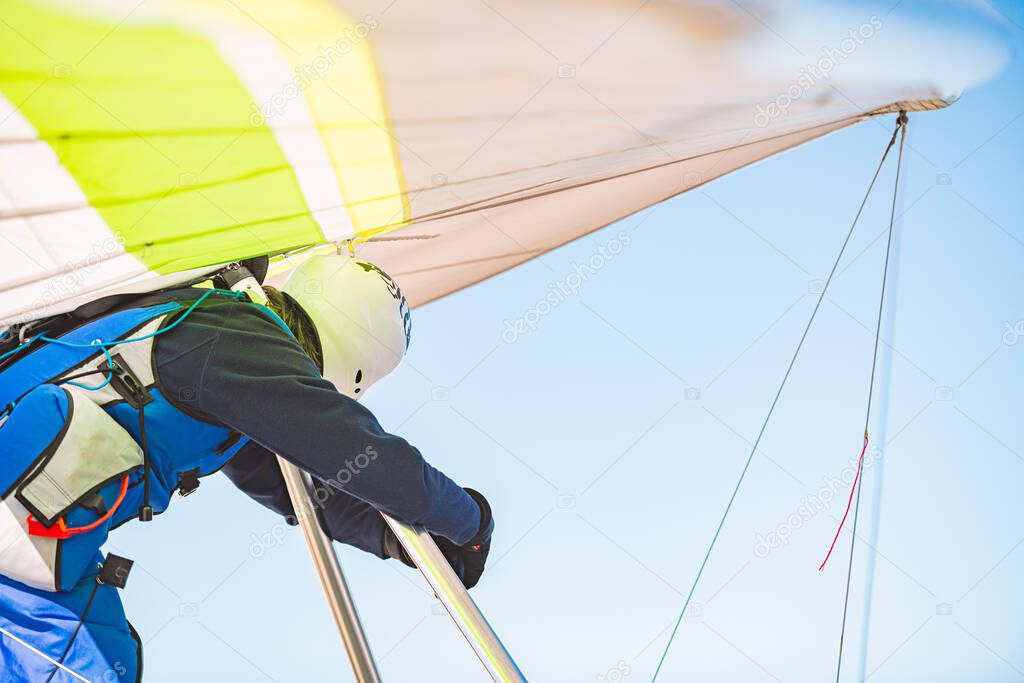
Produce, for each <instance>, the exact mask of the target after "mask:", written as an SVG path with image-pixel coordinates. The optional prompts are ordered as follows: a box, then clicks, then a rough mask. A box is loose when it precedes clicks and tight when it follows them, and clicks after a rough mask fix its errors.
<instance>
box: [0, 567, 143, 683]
mask: <svg viewBox="0 0 1024 683" xmlns="http://www.w3.org/2000/svg"><path fill="white" fill-rule="evenodd" d="M102 560H103V556H102V555H101V554H99V553H97V554H96V562H95V563H94V564H93V566H94V567H96V566H97V565H98V564H99V563H100V562H102ZM97 571H98V570H97V569H92V570H91V571H89V572H87V574H86V575H85V576H84V577H82V579H81V581H79V582H78V584H76V585H75V587H74V588H73V589H72V590H70V591H68V592H65V593H50V592H47V591H42V590H37V589H34V588H28V587H27V586H23V585H22V584H20V583H18V582H16V581H13V580H10V579H7V578H4V577H2V576H0V671H2V672H3V680H4V681H5V683H6V682H7V681H10V682H11V683H16V682H17V683H21V682H22V681H24V682H26V683H47V682H48V683H76V682H77V683H80V682H81V681H89V682H102V683H139V681H141V677H142V645H141V642H140V641H139V640H138V636H137V635H136V634H135V631H134V630H133V629H132V627H131V625H129V623H128V619H127V618H126V617H125V614H124V608H123V607H122V605H121V596H120V595H118V589H117V588H115V587H114V586H110V585H107V584H100V583H98V582H97V581H96V574H97Z"/></svg>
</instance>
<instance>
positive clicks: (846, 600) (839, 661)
mask: <svg viewBox="0 0 1024 683" xmlns="http://www.w3.org/2000/svg"><path fill="white" fill-rule="evenodd" d="M896 130H897V131H898V132H899V133H900V148H899V152H898V154H897V157H896V182H895V185H894V187H893V190H892V210H891V212H890V213H889V238H888V241H887V242H886V245H885V266H884V267H883V269H882V288H881V289H882V291H881V293H880V294H879V296H878V322H877V323H876V324H875V348H874V352H873V355H872V358H871V380H870V383H869V384H868V402H867V407H866V409H865V411H864V441H865V444H866V443H867V434H868V423H869V422H870V420H871V403H872V399H873V397H874V393H875V372H876V370H877V368H878V342H879V340H880V339H881V333H882V313H883V311H884V310H885V289H886V284H887V282H888V279H889V256H890V254H891V252H892V234H893V226H894V225H895V223H896V199H897V197H898V196H899V189H900V170H901V168H902V166H903V143H904V141H905V140H906V139H907V114H906V112H900V116H899V119H897V122H896ZM893 135H894V136H895V133H893ZM894 139H895V137H894ZM863 462H864V455H863V453H862V454H861V460H860V463H859V464H858V465H857V471H858V475H859V474H860V467H861V465H863ZM858 478H859V477H858ZM856 482H857V480H856V479H855V480H854V487H857V483H856ZM863 489H864V487H863V485H861V486H860V487H859V488H857V499H856V502H855V503H854V506H853V527H852V528H851V529H850V558H849V562H848V564H847V567H846V592H845V594H844V596H843V621H842V626H841V627H840V630H839V655H838V656H837V658H836V683H839V677H840V675H841V674H842V672H843V645H844V642H845V640H846V616H847V612H848V611H849V608H850V580H851V578H852V576H853V551H854V548H855V546H856V544H857V519H858V513H859V512H860V493H861V491H862V490H863ZM850 494H851V496H852V494H853V492H852V491H851V492H850ZM841 530H842V527H841V526H840V531H841ZM826 559H827V558H826ZM822 566H824V564H823V565H822Z"/></svg>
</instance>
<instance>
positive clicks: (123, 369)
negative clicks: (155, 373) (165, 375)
mask: <svg viewBox="0 0 1024 683" xmlns="http://www.w3.org/2000/svg"><path fill="white" fill-rule="evenodd" d="M110 387H111V388H112V389H113V390H114V391H116V392H117V393H118V395H119V396H120V397H121V398H123V399H124V400H125V401H127V402H128V405H130V406H131V407H132V408H135V409H136V410H138V409H139V408H141V407H142V406H144V405H146V404H148V403H152V402H153V397H152V396H150V395H149V392H147V391H146V386H145V385H144V384H143V383H142V380H140V379H139V378H138V377H137V376H136V375H135V373H134V372H132V369H131V368H130V367H129V366H128V363H127V362H125V360H124V358H122V357H121V354H119V353H114V354H111V356H110Z"/></svg>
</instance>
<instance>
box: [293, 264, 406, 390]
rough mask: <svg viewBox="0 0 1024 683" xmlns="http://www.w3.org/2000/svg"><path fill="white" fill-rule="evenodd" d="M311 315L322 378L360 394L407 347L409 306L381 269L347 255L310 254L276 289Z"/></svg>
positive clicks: (393, 364)
mask: <svg viewBox="0 0 1024 683" xmlns="http://www.w3.org/2000/svg"><path fill="white" fill-rule="evenodd" d="M281 289H282V291H284V292H286V293H287V294H288V295H289V296H291V297H292V298H293V299H295V301H297V302H298V304H299V305H300V306H302V308H303V310H305V311H306V313H307V314H308V315H309V317H310V318H311V319H312V321H313V324H314V325H315V326H316V331H317V335H318V336H319V337H320V347H321V349H322V351H323V359H324V370H323V374H324V378H325V379H327V380H328V381H330V382H332V383H333V384H334V386H335V387H336V388H337V389H338V391H339V392H341V393H343V394H345V395H346V396H350V397H352V398H357V399H358V398H361V397H362V396H363V394H365V393H366V390H367V389H369V388H370V386H372V385H373V384H374V383H375V382H376V381H377V380H379V379H380V378H381V377H384V375H386V374H388V373H389V372H391V371H392V370H394V369H395V368H396V367H397V366H398V364H399V363H400V362H401V361H402V358H403V357H404V356H405V352H406V350H407V349H408V348H409V336H410V333H411V331H412V323H411V318H410V315H409V304H408V303H407V302H406V301H405V297H404V296H402V291H401V290H400V289H399V288H398V285H397V284H395V281H394V280H392V279H391V277H389V276H388V274H387V273H385V272H384V271H383V270H381V269H380V268H378V267H377V266H375V265H373V264H372V263H367V262H366V261H358V260H356V259H354V258H351V257H349V256H343V255H340V254H324V255H320V256H313V257H311V258H310V259H309V260H308V261H306V262H305V263H303V264H302V265H301V266H299V267H298V268H296V269H295V271H294V272H292V274H291V275H290V276H289V277H288V280H287V281H286V282H285V283H284V286H283V287H282V288H281Z"/></svg>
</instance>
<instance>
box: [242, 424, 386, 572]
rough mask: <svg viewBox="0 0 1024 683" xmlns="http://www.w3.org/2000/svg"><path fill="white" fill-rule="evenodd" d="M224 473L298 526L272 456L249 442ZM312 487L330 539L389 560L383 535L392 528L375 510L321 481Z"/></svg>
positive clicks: (260, 502)
mask: <svg viewBox="0 0 1024 683" xmlns="http://www.w3.org/2000/svg"><path fill="white" fill-rule="evenodd" d="M222 471H223V472H224V475H225V476H226V477H227V478H228V479H230V480H231V483H233V484H234V485H235V486H237V487H238V488H239V489H240V490H241V491H242V492H243V493H245V494H246V495H248V496H249V497H250V498H252V499H253V500H255V501H256V502H257V503H259V504H260V505H263V506H264V507H266V508H269V509H271V510H273V511H274V512H277V513H278V514H280V515H282V516H283V517H285V518H287V519H288V523H289V524H295V523H296V522H295V509H294V508H293V507H292V501H291V498H290V497H289V496H288V487H287V486H286V485H285V483H284V475H283V474H281V466H280V465H279V464H278V462H277V456H275V455H274V454H273V453H271V452H270V451H268V450H267V449H265V448H264V447H263V446H260V445H259V444H258V443H256V442H255V441H249V442H248V443H246V444H245V445H244V446H242V448H240V449H239V450H238V453H236V454H235V456H234V457H233V458H231V460H229V461H228V463H227V464H226V465H225V466H224V469H223V470H222ZM313 488H314V491H313V500H314V503H315V504H316V509H317V513H318V515H319V516H320V520H321V523H322V525H323V529H324V531H326V532H327V535H328V536H330V537H331V538H333V539H334V540H335V541H340V542H341V543H345V544H347V545H351V546H354V547H356V548H359V549H360V550H364V551H366V552H368V553H372V554H374V555H376V556H377V557H380V558H386V557H388V555H387V553H385V552H384V535H385V534H390V533H391V529H390V527H388V525H387V524H385V523H384V518H383V517H381V515H380V513H379V512H377V509H376V508H374V507H373V506H371V505H369V504H368V503H365V502H363V501H361V500H359V499H358V498H356V497H355V496H350V495H349V494H347V493H345V492H344V491H339V490H338V489H336V488H332V487H331V486H328V485H327V484H324V483H323V482H321V481H320V480H319V479H314V480H313Z"/></svg>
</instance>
